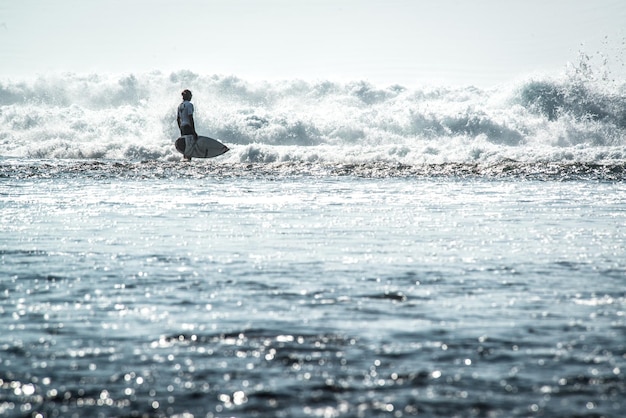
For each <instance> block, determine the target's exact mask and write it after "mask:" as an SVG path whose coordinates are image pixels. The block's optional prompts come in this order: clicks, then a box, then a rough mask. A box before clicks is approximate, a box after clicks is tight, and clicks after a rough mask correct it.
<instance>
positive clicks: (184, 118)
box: [176, 89, 198, 161]
mask: <svg viewBox="0 0 626 418" xmlns="http://www.w3.org/2000/svg"><path fill="white" fill-rule="evenodd" d="M182 96H183V102H182V103H181V104H180V105H178V116H177V118H176V121H177V122H178V129H180V134H181V136H184V135H193V137H194V139H195V140H198V134H197V133H196V124H195V123H194V120H193V104H192V103H191V96H192V95H191V91H189V90H187V89H185V90H183V92H182ZM183 158H184V159H185V160H187V161H191V157H188V156H186V155H185V156H184V157H183Z"/></svg>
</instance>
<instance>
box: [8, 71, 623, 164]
mask: <svg viewBox="0 0 626 418" xmlns="http://www.w3.org/2000/svg"><path fill="white" fill-rule="evenodd" d="M608 83H609V82H606V81H603V80H598V79H594V78H593V77H589V76H587V78H584V77H582V76H581V74H580V73H579V72H570V73H569V74H568V73H566V74H562V75H559V76H556V77H554V76H552V77H549V76H533V77H531V78H528V79H525V80H521V81H519V82H517V83H515V84H510V85H504V86H500V87H498V88H493V89H490V90H481V89H478V88H474V87H467V86H466V87H454V86H442V85H425V86H423V87H421V88H412V89H408V88H404V87H402V86H397V85H396V86H374V85H372V84H369V83H366V82H361V81H356V82H350V83H336V82H331V81H316V82H307V81H302V80H288V81H278V82H247V81H245V80H242V79H239V78H237V77H233V76H217V75H200V74H194V73H191V72H187V71H183V72H177V73H172V74H163V73H158V72H153V73H148V74H136V75H121V76H115V75H110V74H94V75H76V74H64V75H52V76H46V77H41V78H37V79H33V80H19V81H6V82H4V83H2V84H0V143H1V144H2V147H3V151H2V155H3V156H12V157H33V158H88V159H126V160H128V159H130V160H142V159H161V160H173V159H177V158H179V157H180V155H179V154H177V153H176V151H175V150H174V147H173V140H174V139H175V138H176V137H177V136H178V129H177V126H176V122H175V109H176V106H177V104H178V103H179V100H180V99H179V96H180V91H181V90H182V89H183V88H190V89H191V90H192V91H193V92H194V104H195V107H196V126H197V130H198V132H199V133H201V134H203V135H207V136H211V137H214V138H217V139H219V140H221V141H223V142H225V143H226V144H227V145H228V146H229V147H230V148H231V152H229V153H227V154H226V155H224V156H223V157H220V159H223V160H226V161H231V162H281V161H303V162H315V161H321V162H331V163H335V162H339V163H341V162H371V161H385V162H386V161H391V162H398V163H403V164H421V163H444V162H490V161H500V160H503V159H514V160H518V161H527V162H533V161H582V162H587V161H596V162H598V161H611V162H615V161H621V160H624V159H625V158H626V95H625V94H624V91H626V87H625V86H626V85H625V84H622V85H617V86H616V85H615V84H614V82H613V84H612V85H610V86H609V85H608ZM616 91H617V93H615V92H616Z"/></svg>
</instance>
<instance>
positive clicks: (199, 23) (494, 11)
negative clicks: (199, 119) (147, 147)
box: [0, 0, 626, 85]
mask: <svg viewBox="0 0 626 418" xmlns="http://www.w3.org/2000/svg"><path fill="white" fill-rule="evenodd" d="M625 42H626V1H624V0H593V1H590V0H475V1H467V0H466V1H463V0H219V1H218V0H187V1H184V0H179V1H173V0H56V1H43V0H0V77H1V78H3V79H4V78H7V77H10V78H14V77H19V76H21V75H26V76H30V75H37V74H44V73H48V72H75V73H91V72H115V73H136V72H145V71H152V70H159V71H162V72H169V71H175V70H180V69H185V70H190V71H193V72H195V73H200V74H228V75H230V74H232V75H236V76H240V77H243V78H252V79H276V78H281V79H293V78H305V79H314V80H322V79H333V80H346V79H364V80H369V81H371V82H374V83H386V84H389V83H400V84H412V83H416V82H424V81H429V80H432V81H444V82H451V83H462V84H477V85H489V84H497V83H500V82H506V81H509V80H511V79H514V78H517V77H519V76H523V75H527V74H530V73H533V72H544V71H554V72H558V71H562V70H563V69H564V68H565V66H566V64H567V63H568V62H576V61H577V57H578V54H579V51H583V52H585V53H587V54H590V55H594V54H595V55H597V54H599V53H601V54H603V55H604V56H606V57H607V58H608V59H609V62H610V64H611V65H612V69H613V71H614V73H616V74H617V76H618V77H622V78H626V67H625V66H624V64H625V61H626V56H625V54H626V51H625V49H626V44H625Z"/></svg>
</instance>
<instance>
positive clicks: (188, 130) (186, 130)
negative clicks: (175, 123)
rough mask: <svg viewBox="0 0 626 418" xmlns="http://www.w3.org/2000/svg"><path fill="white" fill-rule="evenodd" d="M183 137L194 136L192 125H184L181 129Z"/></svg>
mask: <svg viewBox="0 0 626 418" xmlns="http://www.w3.org/2000/svg"><path fill="white" fill-rule="evenodd" d="M180 134H181V135H193V129H191V125H183V126H181V127H180Z"/></svg>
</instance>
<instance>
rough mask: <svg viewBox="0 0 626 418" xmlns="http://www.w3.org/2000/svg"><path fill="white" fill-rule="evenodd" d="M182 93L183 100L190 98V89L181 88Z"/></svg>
mask: <svg viewBox="0 0 626 418" xmlns="http://www.w3.org/2000/svg"><path fill="white" fill-rule="evenodd" d="M182 95H183V100H191V91H190V90H187V89H185V90H183V92H182Z"/></svg>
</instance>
